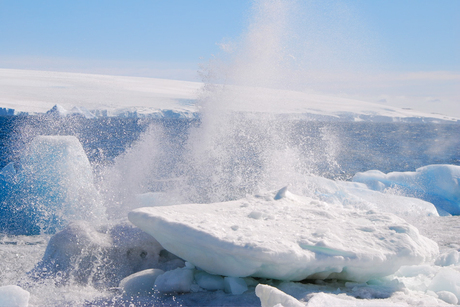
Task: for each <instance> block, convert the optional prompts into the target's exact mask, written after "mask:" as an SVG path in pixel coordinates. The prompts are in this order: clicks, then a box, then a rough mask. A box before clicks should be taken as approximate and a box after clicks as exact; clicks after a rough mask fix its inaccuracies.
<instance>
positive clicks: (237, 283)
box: [224, 277, 248, 295]
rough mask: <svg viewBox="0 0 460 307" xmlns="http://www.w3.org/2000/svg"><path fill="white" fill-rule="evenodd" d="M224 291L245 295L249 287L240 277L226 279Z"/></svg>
mask: <svg viewBox="0 0 460 307" xmlns="http://www.w3.org/2000/svg"><path fill="white" fill-rule="evenodd" d="M224 289H225V292H227V293H231V294H234V295H239V294H243V293H244V292H245V291H247V290H248V285H247V284H246V282H245V281H244V279H243V278H239V277H225V278H224Z"/></svg>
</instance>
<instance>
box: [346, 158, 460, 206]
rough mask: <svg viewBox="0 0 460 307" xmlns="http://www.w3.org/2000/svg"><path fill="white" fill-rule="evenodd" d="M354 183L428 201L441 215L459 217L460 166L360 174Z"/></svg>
mask: <svg viewBox="0 0 460 307" xmlns="http://www.w3.org/2000/svg"><path fill="white" fill-rule="evenodd" d="M353 181H355V182H362V183H365V184H366V185H367V187H368V188H369V189H372V190H375V191H380V192H384V193H388V194H391V193H393V194H400V195H406V196H412V197H417V198H421V199H424V200H427V201H429V202H431V203H433V204H434V205H435V206H436V207H437V208H438V209H439V211H440V212H441V213H444V212H448V213H450V214H455V215H459V214H460V166H457V165H428V166H424V167H420V168H418V169H417V170H416V171H415V172H392V173H388V174H384V173H382V172H380V171H377V170H372V171H367V172H363V173H357V174H356V175H355V176H354V177H353Z"/></svg>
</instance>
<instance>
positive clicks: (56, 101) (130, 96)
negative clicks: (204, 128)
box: [0, 69, 459, 123]
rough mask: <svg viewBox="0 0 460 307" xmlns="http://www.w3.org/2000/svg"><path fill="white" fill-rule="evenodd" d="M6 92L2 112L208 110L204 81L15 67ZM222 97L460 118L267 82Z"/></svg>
mask: <svg viewBox="0 0 460 307" xmlns="http://www.w3.org/2000/svg"><path fill="white" fill-rule="evenodd" d="M215 86H216V87H218V86H219V85H215ZM0 92H1V93H2V95H1V97H0V116H14V115H24V116H25V115H40V114H45V113H46V112H51V113H54V114H59V115H61V116H64V115H65V114H67V115H78V116H84V117H90V118H92V117H103V116H111V117H117V116H121V117H139V118H145V117H147V118H148V117H153V118H197V117H199V116H200V112H201V111H202V110H201V109H200V108H201V107H202V106H201V104H200V102H201V100H202V99H206V97H205V96H206V93H205V91H204V89H203V83H201V82H188V81H179V80H167V79H156V78H138V77H125V76H108V75H93V74H78V73H64V72H47V71H29V70H15V69H0ZM207 94H210V93H207ZM222 100H223V101H218V103H219V104H220V105H225V106H229V111H231V112H244V113H254V114H257V116H264V115H266V116H279V117H280V118H285V117H288V118H293V119H307V120H324V121H371V122H394V121H396V122H445V123H458V122H459V119H458V118H455V117H452V116H447V115H440V114H428V113H423V112H418V111H416V110H408V109H402V108H396V107H391V106H388V105H382V104H376V103H369V102H366V101H361V100H356V99H348V98H343V97H336V96H328V95H323V94H316V93H307V92H299V91H289V90H279V89H272V88H262V87H249V86H233V85H226V86H225V95H223V97H222ZM58 105H60V107H59V106H58ZM230 106H231V107H230Z"/></svg>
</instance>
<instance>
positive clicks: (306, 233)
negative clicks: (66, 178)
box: [128, 189, 438, 282]
mask: <svg viewBox="0 0 460 307" xmlns="http://www.w3.org/2000/svg"><path fill="white" fill-rule="evenodd" d="M128 217H129V220H130V221H131V222H132V223H133V224H134V225H136V226H138V227H139V228H141V229H143V230H144V231H146V232H147V233H149V234H151V235H152V236H154V237H155V238H156V239H157V240H158V242H160V244H161V245H162V246H163V247H164V248H165V249H167V250H168V251H170V252H172V253H173V254H175V255H177V256H179V257H181V258H183V259H185V260H187V261H189V262H191V263H193V264H194V265H195V266H197V267H199V268H201V269H203V270H205V271H206V272H208V273H210V274H218V275H224V276H232V277H248V276H252V277H262V278H272V279H279V280H303V279H307V278H308V279H330V278H335V279H345V280H351V281H358V282H366V281H368V280H370V279H374V278H377V277H382V276H387V275H390V274H392V273H394V272H395V271H397V270H398V269H399V267H400V266H402V265H412V264H417V263H422V262H425V261H429V260H431V259H433V258H434V257H435V256H436V255H437V253H438V246H437V244H436V243H434V242H433V241H431V240H429V239H427V238H425V237H423V236H421V235H420V234H419V233H418V230H417V229H416V228H415V227H413V226H412V225H410V224H408V223H407V222H406V221H404V220H403V219H401V218H398V217H397V216H395V215H393V214H391V213H382V212H378V211H373V210H358V209H356V208H352V209H347V208H344V207H343V206H341V205H334V204H331V203H326V202H322V201H318V200H314V199H312V198H309V197H301V196H297V195H294V194H292V193H290V192H289V191H287V190H286V189H282V190H280V191H277V192H273V193H267V194H264V195H259V196H253V197H247V198H244V199H241V200H238V201H230V202H223V203H212V204H188V205H173V206H166V207H151V208H140V209H136V210H134V211H132V212H130V213H129V215H128Z"/></svg>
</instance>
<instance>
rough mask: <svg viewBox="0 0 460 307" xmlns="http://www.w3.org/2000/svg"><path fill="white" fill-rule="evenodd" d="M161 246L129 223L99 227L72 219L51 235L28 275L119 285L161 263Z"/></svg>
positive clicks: (64, 280)
mask: <svg viewBox="0 0 460 307" xmlns="http://www.w3.org/2000/svg"><path fill="white" fill-rule="evenodd" d="M162 249H163V248H162V247H161V245H160V244H159V243H158V242H157V241H156V240H155V239H154V238H152V237H151V236H150V235H148V234H146V233H145V232H143V231H141V230H140V229H138V228H135V227H133V226H131V225H129V224H119V225H115V226H113V227H111V228H109V229H104V228H102V229H96V228H94V227H93V226H92V225H90V224H89V223H87V222H83V221H79V222H73V223H70V224H69V225H68V226H67V227H66V228H64V229H63V230H62V231H61V232H58V233H57V234H55V235H54V236H52V237H51V239H50V241H49V243H48V246H47V247H46V251H45V254H44V256H43V259H42V260H41V261H40V262H39V263H38V264H37V265H36V267H35V268H34V269H33V270H32V271H31V272H30V273H29V276H31V277H33V278H39V279H43V278H54V277H56V276H59V280H60V281H62V282H67V281H69V280H70V281H73V282H76V283H78V284H88V283H92V284H100V283H106V285H107V286H118V283H119V281H120V280H121V279H123V278H124V277H126V276H128V275H131V274H133V273H135V272H138V271H142V270H145V269H149V268H152V267H158V263H159V261H160V251H161V250H162Z"/></svg>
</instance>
